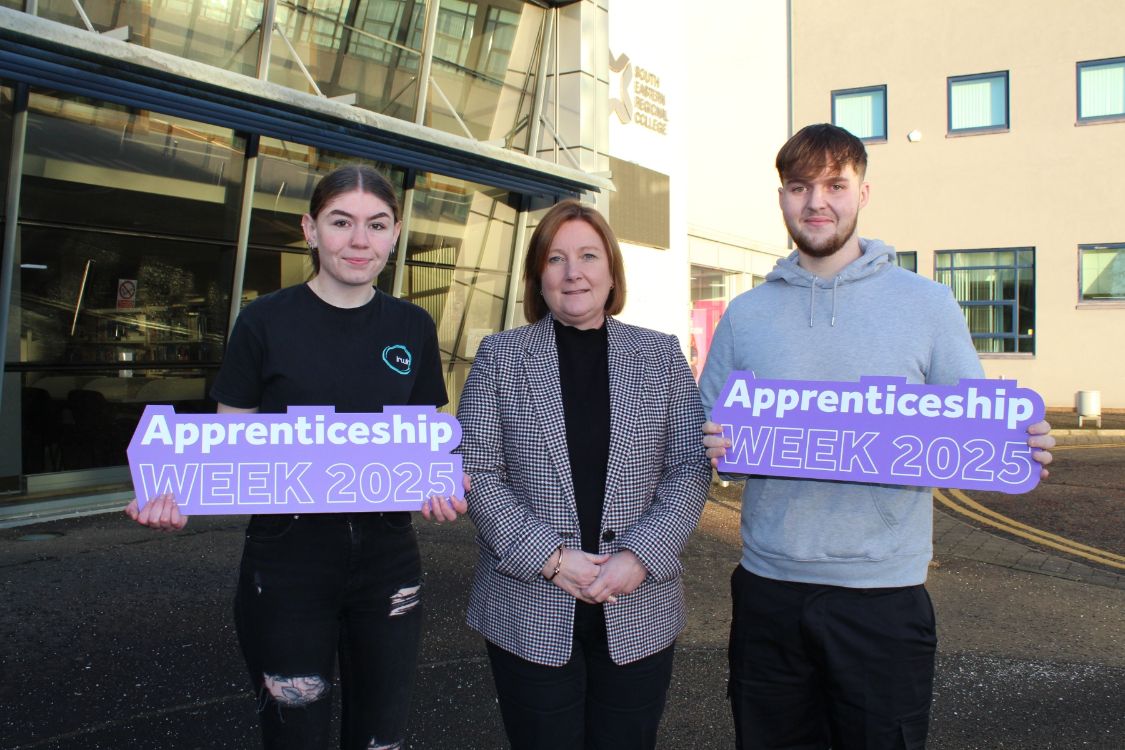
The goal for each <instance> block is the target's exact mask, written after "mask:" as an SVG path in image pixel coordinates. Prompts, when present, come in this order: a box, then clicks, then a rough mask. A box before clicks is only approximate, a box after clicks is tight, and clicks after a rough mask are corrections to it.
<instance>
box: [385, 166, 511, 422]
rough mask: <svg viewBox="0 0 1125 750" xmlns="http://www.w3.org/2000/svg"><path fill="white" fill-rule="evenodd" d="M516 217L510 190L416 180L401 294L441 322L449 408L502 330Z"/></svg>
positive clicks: (437, 178)
mask: <svg viewBox="0 0 1125 750" xmlns="http://www.w3.org/2000/svg"><path fill="white" fill-rule="evenodd" d="M516 218H517V211H516V209H515V207H514V201H513V200H512V196H511V195H510V194H509V193H508V192H507V191H505V190H501V189H499V188H492V187H488V186H486V185H478V184H475V183H471V182H467V181H465V180H459V179H454V178H451V177H445V176H444V175H437V174H430V173H424V174H420V175H418V178H417V181H416V183H415V190H414V214H413V216H412V217H411V220H410V226H409V227H408V228H407V229H408V230H409V236H408V238H407V250H406V268H405V269H404V271H405V276H404V277H403V286H402V296H403V298H405V299H408V300H410V301H411V302H413V303H414V304H416V305H419V306H421V307H422V308H424V309H425V310H426V311H427V312H428V313H430V315H431V316H432V317H433V319H434V322H435V323H437V329H438V343H439V345H440V347H441V354H442V361H443V362H444V363H445V364H446V366H447V373H448V377H447V382H446V387H447V388H448V389H449V399H450V403H451V404H454V405H455V404H456V403H457V399H458V398H459V397H460V394H461V391H460V387H461V383H462V382H463V376H464V374H465V373H466V372H467V366H468V363H469V362H470V361H471V360H472V359H473V357H475V356H476V352H477V347H478V346H479V345H480V342H481V339H483V338H484V337H485V336H487V335H489V334H490V333H495V332H497V331H499V330H501V329H502V328H503V327H504V302H505V299H506V298H507V294H508V278H509V274H510V272H511V264H512V246H513V243H514V242H515V222H516ZM529 236H530V234H529ZM521 251H522V249H521Z"/></svg>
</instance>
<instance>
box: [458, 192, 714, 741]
mask: <svg viewBox="0 0 1125 750" xmlns="http://www.w3.org/2000/svg"><path fill="white" fill-rule="evenodd" d="M524 284H525V293H524V312H525V315H526V316H527V318H528V320H530V321H532V323H531V325H528V326H524V327H523V328H517V329H515V330H510V331H504V332H502V333H498V334H495V335H493V336H489V337H488V338H486V339H485V340H484V341H483V342H482V343H481V346H480V348H479V350H478V351H477V356H476V361H475V362H474V363H473V368H472V371H471V372H470V374H469V378H468V381H467V382H466V384H465V388H464V391H463V392H462V396H461V403H460V407H459V409H458V413H457V416H458V419H459V420H460V422H461V426H462V431H463V436H462V441H461V449H460V450H461V452H462V454H463V460H464V470H465V473H466V474H468V475H469V476H471V478H472V488H471V490H470V491H469V493H468V503H469V515H470V516H471V517H472V519H473V521H474V522H475V523H476V526H477V531H478V536H477V541H478V543H479V546H480V554H479V557H478V562H477V568H476V574H475V576H474V580H473V589H472V593H471V596H470V601H469V614H468V621H469V625H470V626H471V627H472V628H474V629H475V630H477V631H479V632H480V633H481V634H482V635H484V637H485V639H486V640H487V646H488V653H489V659H490V661H491V664H492V673H493V677H494V679H495V682H496V690H497V694H498V696H499V701H500V709H501V713H502V715H503V718H504V726H505V729H506V731H507V734H508V738H509V740H510V741H511V743H512V746H513V748H517V749H519V748H534V749H535V750H544V749H545V748H566V750H574V748H583V747H585V748H614V749H615V750H621V749H624V748H652V747H655V744H656V730H657V726H658V725H659V722H660V716H661V713H662V712H663V708H664V699H665V695H666V694H667V690H668V684H669V682H670V680H671V673H672V654H673V649H674V644H675V640H676V636H677V635H678V634H679V632H680V630H681V629H683V626H684V622H685V612H684V597H683V586H682V583H681V580H680V575H681V572H682V566H681V564H680V561H679V555H680V552H681V551H682V550H683V548H684V545H685V544H686V542H687V539H688V536H689V535H690V534H691V532H692V530H693V529H694V528H695V525H696V523H697V522H698V520H699V515H700V513H701V512H702V510H703V504H704V501H705V500H706V496H707V489H708V486H709V483H710V478H711V469H710V466H709V464H708V463H707V460H706V457H705V455H704V453H703V448H702V445H701V443H700V439H699V425H700V424H701V423H702V422H703V411H702V407H701V405H700V400H699V393H698V391H697V389H696V386H695V382H694V381H693V380H692V376H691V371H690V370H689V368H688V365H687V362H686V361H685V360H684V357H683V354H682V352H681V351H680V346H679V342H678V341H677V340H676V338H675V337H672V336H668V335H665V334H661V333H656V332H654V331H649V330H646V329H643V328H637V327H634V326H630V325H625V324H624V323H620V322H618V321H617V320H614V319H613V318H612V317H610V316H611V315H613V314H616V313H617V312H620V310H621V308H622V307H624V303H625V275H624V271H623V268H622V262H621V251H620V249H619V247H618V244H617V240H616V238H615V237H614V235H613V231H612V230H611V229H610V228H609V225H608V224H607V223H606V221H605V219H604V218H603V217H602V216H601V214H599V213H598V212H597V211H596V210H594V209H593V208H591V207H589V206H586V205H583V204H581V203H579V202H578V201H564V202H562V203H560V204H558V205H557V206H555V207H554V208H552V209H551V210H550V211H549V212H548V213H547V214H546V216H544V218H543V220H542V222H541V223H540V224H539V226H538V228H537V229H536V230H535V233H534V234H533V235H532V238H531V243H530V247H529V248H528V252H527V258H526V260H525V263H524Z"/></svg>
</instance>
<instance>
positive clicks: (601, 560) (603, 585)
mask: <svg viewBox="0 0 1125 750" xmlns="http://www.w3.org/2000/svg"><path fill="white" fill-rule="evenodd" d="M558 555H559V553H558V552H557V551H556V552H552V553H551V554H550V556H549V557H548V558H547V562H546V563H544V565H543V570H542V571H541V572H542V574H543V577H544V578H550V579H551V583H553V584H555V585H556V586H558V587H559V588H560V589H562V590H563V591H565V592H566V593H568V594H570V595H571V596H573V597H574V598H575V599H577V600H578V601H580V602H586V603H587V604H602V603H606V604H616V603H617V597H619V596H621V595H623V594H631V593H633V592H634V591H636V590H637V588H638V587H639V586H640V585H641V584H642V583H644V580H645V578H646V577H647V576H648V572H647V571H646V570H645V567H644V566H643V565H641V561H640V560H639V559H637V556H636V555H634V554H633V553H632V552H631V551H629V550H627V549H626V550H621V551H620V552H615V553H613V554H611V555H591V554H590V553H588V552H583V551H582V550H576V549H568V548H564V549H563V553H562V555H563V556H562V560H561V565H560V564H559V563H560V561H559V559H558ZM556 565H558V566H559V569H558V573H555V572H554V571H555V566H556ZM552 576H553V577H552Z"/></svg>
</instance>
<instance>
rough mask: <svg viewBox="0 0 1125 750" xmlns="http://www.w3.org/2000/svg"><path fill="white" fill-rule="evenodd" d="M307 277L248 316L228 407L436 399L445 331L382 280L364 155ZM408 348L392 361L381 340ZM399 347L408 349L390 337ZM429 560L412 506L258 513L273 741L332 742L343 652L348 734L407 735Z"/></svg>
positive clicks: (368, 407) (223, 404)
mask: <svg viewBox="0 0 1125 750" xmlns="http://www.w3.org/2000/svg"><path fill="white" fill-rule="evenodd" d="M301 226H302V228H303V229H304V233H305V239H306V240H307V241H308V244H309V252H310V255H311V258H312V263H313V269H314V276H313V278H312V279H311V280H310V281H309V282H308V283H307V284H302V285H298V286H295V287H290V288H287V289H282V290H280V291H278V292H274V293H273V294H269V295H266V296H264V297H262V298H260V299H259V300H256V301H255V302H254V303H253V304H251V305H249V306H248V307H247V308H246V310H245V311H244V312H243V313H242V314H241V315H240V316H239V318H238V321H237V322H236V324H235V327H234V331H233V332H232V334H231V338H230V342H229V344H228V347H227V351H226V354H225V355H224V358H223V364H222V368H221V370H220V372H219V376H218V378H217V379H216V381H215V385H214V387H213V388H212V390H211V395H212V397H213V398H214V399H215V400H216V401H217V402H218V405H219V406H218V411H219V413H221V414H222V413H256V412H284V411H285V410H286V409H287V408H288V407H290V406H300V405H332V406H334V407H335V408H336V411H338V412H375V411H381V410H382V409H383V408H384V407H385V406H387V405H402V404H417V405H426V404H430V405H436V406H442V405H444V404H445V403H446V401H447V397H446V392H445V385H444V382H443V380H442V377H441V366H440V359H439V353H438V343H437V332H436V330H435V327H434V323H433V320H432V319H431V318H430V317H429V315H428V314H427V313H426V312H425V311H424V310H422V309H421V308H419V307H417V306H415V305H413V304H411V303H409V302H406V301H403V300H398V299H394V298H392V297H390V296H388V295H385V294H382V293H379V292H378V291H377V290H376V289H375V288H374V287H373V284H374V282H375V279H376V278H377V277H378V275H379V272H380V271H382V270H383V267H384V266H385V265H386V263H387V259H388V258H389V257H390V255H391V253H392V251H393V250H394V247H395V242H396V241H397V239H398V234H399V230H400V228H401V223H400V221H399V210H398V199H397V197H396V195H395V192H394V189H393V188H392V187H391V185H390V183H388V182H387V180H386V179H385V178H384V177H383V176H382V175H380V174H379V173H378V172H376V171H375V170H373V169H371V168H370V167H365V166H360V165H351V166H347V167H342V168H340V169H337V170H336V171H334V172H332V173H331V174H329V175H328V176H326V177H325V178H324V179H323V180H321V182H320V183H319V184H318V185H317V187H316V189H315V190H314V191H313V195H312V200H311V204H310V207H309V213H308V214H306V215H305V216H304V217H303V218H302V220H301ZM397 347H401V349H404V350H405V351H406V356H405V361H406V363H407V364H405V366H404V364H403V362H402V361H400V360H394V361H388V360H387V358H386V357H385V356H383V353H384V352H386V351H387V350H388V348H397ZM395 350H396V351H401V350H400V349H395ZM137 505H138V504H137V501H135V500H134V501H133V502H132V503H130V505H129V507H128V508H126V513H127V514H128V515H129V516H130V517H131V518H133V519H134V520H136V521H137V522H138V523H141V524H144V525H146V526H151V527H153V528H158V529H163V530H173V529H180V528H183V526H184V524H185V523H186V522H187V518H186V517H185V516H183V515H182V514H181V513H180V511H179V508H178V507H177V505H176V502H175V499H174V498H172V497H171V496H169V495H162V496H159V497H156V498H153V499H152V500H151V501H150V502H148V503H146V504H145V506H144V507H143V508H141V509H139V510H138V508H137ZM465 510H466V508H465V502H464V500H461V499H457V498H431V499H429V500H428V501H427V503H426V505H425V506H424V507H423V508H422V515H423V516H425V517H426V518H433V519H435V520H437V521H439V522H440V521H445V520H450V521H451V520H455V519H456V518H457V516H458V514H460V513H464V512H465ZM420 584H421V561H420V557H419V553H418V544H417V539H416V537H415V534H414V528H413V525H412V523H411V517H410V514H409V513H405V512H393V513H316V514H300V515H256V516H253V517H252V518H251V520H250V524H249V527H248V528H247V530H246V544H245V547H244V549H243V556H242V564H241V568H240V573H239V583H238V591H237V595H236V597H235V620H236V625H237V629H238V638H239V644H240V645H241V647H242V651H243V655H244V656H245V658H246V664H247V667H248V668H249V670H250V676H251V679H252V680H253V682H254V685H255V687H256V688H257V690H258V693H259V696H260V700H259V708H260V711H259V714H260V717H261V725H262V735H263V739H264V741H265V746H266V747H267V748H281V747H285V748H323V747H326V746H327V745H328V743H329V736H328V735H329V731H330V723H331V701H330V700H329V695H330V688H331V683H332V679H333V671H334V665H335V663H336V660H337V658H338V660H339V661H338V663H339V665H340V681H341V687H342V700H343V727H342V730H341V732H342V738H341V743H340V744H341V746H342V747H356V748H361V747H362V748H375V747H380V748H381V747H400V746H401V745H402V743H403V740H404V738H405V734H406V716H407V713H408V709H409V702H410V695H411V690H412V687H413V682H414V671H415V665H416V662H417V653H418V645H419V639H420V627H421V608H420V606H419V603H420V599H419V589H420Z"/></svg>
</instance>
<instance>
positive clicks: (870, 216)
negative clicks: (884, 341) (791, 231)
mask: <svg viewBox="0 0 1125 750" xmlns="http://www.w3.org/2000/svg"><path fill="white" fill-rule="evenodd" d="M791 20H792V32H791V33H792V37H791V41H792V51H791V55H792V81H793V86H792V90H793V99H792V106H793V121H794V124H795V126H797V127H799V126H800V125H801V124H805V123H809V122H835V123H836V124H837V125H840V126H842V127H845V128H847V129H848V130H850V131H851V132H852V133H854V134H855V135H857V136H859V137H860V138H862V139H863V140H864V141H865V143H866V145H867V152H868V158H869V160H870V161H869V167H868V172H867V177H868V180H869V182H870V184H871V199H870V202H869V203H868V205H867V207H866V208H865V209H864V210H863V212H862V215H861V217H860V224H859V228H860V234H861V235H864V236H873V237H879V238H880V239H882V240H884V241H886V242H888V243H889V244H891V245H894V246H895V248H896V249H897V250H898V252H899V254H900V256H899V257H900V262H901V263H903V264H905V265H907V266H908V267H910V268H912V269H914V270H916V271H917V272H918V273H920V274H923V275H925V276H927V277H929V278H932V279H935V280H936V281H938V282H940V283H943V284H946V285H948V286H949V287H951V288H952V290H953V294H954V296H955V297H956V298H957V300H958V302H960V304H961V306H962V308H963V309H964V312H965V316H966V319H967V320H968V323H969V328H970V331H971V332H972V335H973V340H974V342H975V343H976V347H977V351H979V352H980V356H981V359H982V361H983V364H984V369H985V373H986V374H987V375H988V377H991V378H1005V379H1014V380H1018V381H1019V384H1020V385H1021V386H1027V387H1030V388H1033V389H1034V390H1036V391H1038V392H1039V393H1040V394H1041V395H1042V396H1043V398H1044V400H1045V401H1046V403H1047V406H1048V407H1066V408H1073V407H1074V406H1075V397H1076V393H1077V392H1078V391H1097V392H1099V393H1100V397H1101V405H1102V407H1103V408H1117V409H1120V408H1122V407H1125V377H1122V371H1123V369H1125V347H1122V346H1121V342H1122V341H1123V340H1125V333H1123V332H1125V212H1123V211H1122V208H1121V204H1122V201H1121V198H1120V196H1119V195H1118V193H1117V189H1116V188H1115V187H1114V185H1115V184H1117V183H1118V182H1119V181H1120V176H1121V174H1122V171H1123V169H1125V37H1122V35H1121V28H1122V26H1123V25H1125V4H1122V3H1121V2H1118V0H1090V1H1089V2H1084V3H1081V4H1071V3H1053V2H1026V1H1025V0H990V1H989V2H984V3H982V2H975V1H974V0H940V1H939V0H918V1H916V2H910V3H901V2H896V1H895V0H839V1H838V2H831V3H827V2H818V3H803V2H794V3H792V19H791ZM894 314H895V313H894V310H887V315H888V316H893V315H894ZM877 324H878V322H877V321H873V325H877Z"/></svg>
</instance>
